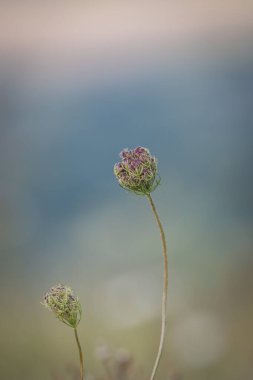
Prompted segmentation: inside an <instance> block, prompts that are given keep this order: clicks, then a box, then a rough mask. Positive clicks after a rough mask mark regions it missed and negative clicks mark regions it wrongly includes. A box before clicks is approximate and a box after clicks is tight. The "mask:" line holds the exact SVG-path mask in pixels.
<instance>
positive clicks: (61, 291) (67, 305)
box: [42, 284, 82, 328]
mask: <svg viewBox="0 0 253 380" xmlns="http://www.w3.org/2000/svg"><path fill="white" fill-rule="evenodd" d="M42 305H44V306H45V307H46V308H47V309H49V310H50V311H52V312H53V313H54V315H55V316H56V317H57V318H58V319H59V320H60V321H62V322H63V323H65V324H66V325H68V326H70V327H73V328H76V327H77V325H78V323H79V322H80V320H81V315H82V308H81V304H80V301H79V299H78V297H76V296H75V295H74V293H73V291H72V289H71V288H70V287H68V286H66V285H62V284H58V285H56V286H53V287H52V288H51V289H50V291H49V292H47V293H46V294H45V295H44V302H42Z"/></svg>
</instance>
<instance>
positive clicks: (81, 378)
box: [74, 328, 84, 380]
mask: <svg viewBox="0 0 253 380" xmlns="http://www.w3.org/2000/svg"><path fill="white" fill-rule="evenodd" d="M74 331H75V338H76V344H77V347H78V351H79V359H80V380H83V373H84V372H83V352H82V347H81V344H80V341H79V338H78V335H77V329H76V328H75V329H74Z"/></svg>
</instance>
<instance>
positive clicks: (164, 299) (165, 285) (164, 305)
mask: <svg viewBox="0 0 253 380" xmlns="http://www.w3.org/2000/svg"><path fill="white" fill-rule="evenodd" d="M147 198H148V201H149V203H150V206H151V209H152V212H153V214H154V216H155V219H156V222H157V224H158V227H159V231H160V236H161V240H162V247H163V260H164V278H163V296H162V326H161V335H160V343H159V348H158V352H157V356H156V360H155V364H154V367H153V370H152V374H151V377H150V380H153V379H154V378H155V375H156V371H157V368H158V365H159V362H160V359H161V356H162V352H163V346H164V338H165V328H166V309H167V293H168V256H167V246H166V239H165V234H164V230H163V226H162V223H161V221H160V218H159V215H158V213H157V211H156V207H155V204H154V202H153V199H152V198H151V195H150V194H147Z"/></svg>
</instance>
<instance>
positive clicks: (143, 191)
mask: <svg viewBox="0 0 253 380" xmlns="http://www.w3.org/2000/svg"><path fill="white" fill-rule="evenodd" d="M120 157H121V162H118V163H116V164H115V165H114V174H115V176H116V178H117V180H118V182H119V184H120V186H121V187H123V188H124V189H126V190H129V191H132V192H134V193H135V194H139V195H146V197H147V199H148V201H149V204H150V207H151V210H152V212H153V214H154V217H155V219H156V222H157V224H158V228H159V231H160V236H161V242H162V247H163V260H164V277H163V279H164V280H163V295H162V324H161V335H160V343H159V347H158V352H157V356H156V360H155V363H154V366H153V370H152V373H151V377H150V380H154V378H155V375H156V372H157V368H158V366H159V362H160V359H161V356H162V352H163V346H164V339H165V328H166V309H167V292H168V290H167V289H168V258H167V245H166V239H165V234H164V230H163V226H162V223H161V221H160V218H159V215H158V212H157V210H156V207H155V204H154V201H153V199H152V197H151V195H150V193H151V192H152V191H154V190H155V189H156V187H157V186H158V185H159V183H160V178H159V176H158V171H157V159H156V158H155V157H153V156H151V154H150V152H149V150H148V149H147V148H143V147H140V146H139V147H137V148H135V149H132V150H128V149H124V150H123V151H122V152H121V153H120Z"/></svg>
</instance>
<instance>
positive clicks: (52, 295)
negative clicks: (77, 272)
mask: <svg viewBox="0 0 253 380" xmlns="http://www.w3.org/2000/svg"><path fill="white" fill-rule="evenodd" d="M42 305H44V306H45V307H46V308H47V309H49V310H50V311H52V312H53V313H54V315H55V316H56V318H58V319H59V320H60V321H62V322H63V323H65V324H66V325H68V326H70V327H72V328H73V329H74V333H75V339H76V343H77V347H78V351H79V359H80V380H83V374H84V372H83V353H82V348H81V345H80V341H79V338H78V335H77V326H78V324H79V322H80V320H81V316H82V307H81V303H80V301H79V298H78V297H77V296H76V295H75V294H74V292H73V291H72V289H71V288H70V287H69V286H66V285H62V284H58V285H56V286H53V287H52V288H51V289H50V291H49V292H47V293H45V295H44V301H43V302H42Z"/></svg>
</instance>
